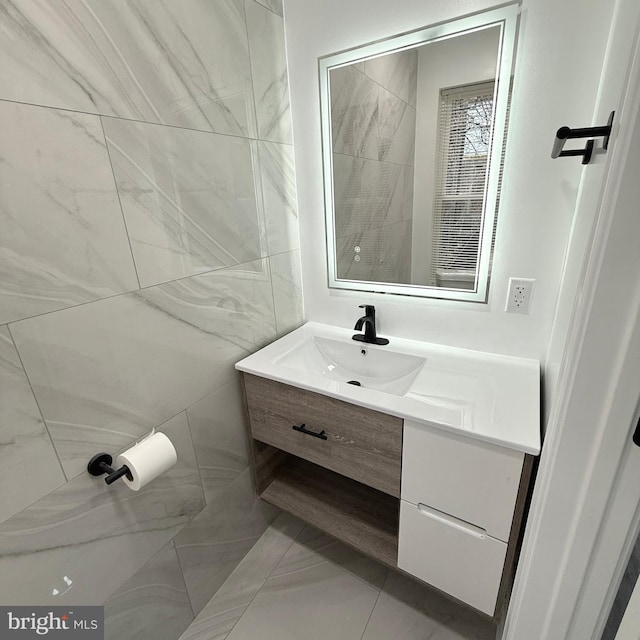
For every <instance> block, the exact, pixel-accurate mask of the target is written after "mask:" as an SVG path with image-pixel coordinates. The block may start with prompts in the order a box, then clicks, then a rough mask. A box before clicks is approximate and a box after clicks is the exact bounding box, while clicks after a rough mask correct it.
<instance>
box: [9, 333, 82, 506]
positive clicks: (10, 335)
mask: <svg viewBox="0 0 640 640" xmlns="http://www.w3.org/2000/svg"><path fill="white" fill-rule="evenodd" d="M5 326H6V327H7V331H8V332H9V337H10V338H11V342H12V343H13V347H14V349H15V350H16V353H17V354H18V360H20V366H21V367H22V370H23V371H24V375H25V378H26V379H27V383H28V384H29V388H30V389H31V395H32V396H33V400H34V402H35V403H36V407H38V413H39V414H40V419H41V420H42V424H43V425H44V428H45V430H46V432H47V435H48V436H49V440H50V441H51V446H52V447H53V451H54V453H55V454H56V458H57V459H58V464H59V465H60V470H61V471H62V475H63V476H64V478H65V480H66V482H70V481H71V478H69V476H68V475H67V472H66V471H65V468H64V465H63V464H62V460H61V459H60V454H59V453H58V449H57V447H56V443H55V442H54V440H53V437H52V436H51V431H49V425H48V424H47V421H46V420H45V417H44V413H43V412H42V408H41V407H40V402H39V401H38V397H37V396H36V392H35V390H34V388H33V385H32V384H31V378H30V377H29V373H28V372H27V368H26V367H25V366H24V362H23V361H22V356H21V355H20V349H18V343H17V342H16V340H15V338H14V337H13V333H12V332H11V327H10V326H9V325H8V324H7V325H5ZM60 486H62V485H60ZM59 488H60V487H56V488H55V489H53V490H52V491H50V492H49V493H48V494H47V495H50V494H51V493H53V492H54V491H56V489H59ZM44 497H45V496H42V498H44ZM42 498H39V499H38V500H41V499H42ZM38 500H36V502H38ZM32 504H35V503H32ZM29 506H31V505H29ZM27 508H28V507H27Z"/></svg>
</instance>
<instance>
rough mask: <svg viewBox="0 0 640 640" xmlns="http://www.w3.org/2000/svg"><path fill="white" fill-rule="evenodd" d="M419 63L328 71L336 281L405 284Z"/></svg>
mask: <svg viewBox="0 0 640 640" xmlns="http://www.w3.org/2000/svg"><path fill="white" fill-rule="evenodd" d="M417 64H418V59H417V53H416V52H415V51H405V52H400V53H395V54H391V55H386V56H381V57H379V58H375V59H373V60H366V61H364V62H361V63H358V64H354V65H349V66H346V67H340V68H339V69H335V70H333V71H332V72H331V78H330V82H331V100H332V104H331V114H332V137H333V163H334V205H335V232H336V244H337V245H338V247H339V251H338V258H337V262H338V277H339V278H348V279H355V280H373V281H377V282H400V283H403V282H406V283H409V282H410V277H411V219H412V216H413V179H414V174H413V164H414V153H415V128H416V108H415V104H416V88H417ZM401 223H404V224H401ZM390 236H392V237H390ZM360 237H362V239H363V242H362V243H360V244H358V242H356V240H357V239H358V238H360ZM357 248H359V251H358V250H357ZM389 251H393V254H392V255H391V254H390V253H389Z"/></svg>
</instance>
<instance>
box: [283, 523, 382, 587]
mask: <svg viewBox="0 0 640 640" xmlns="http://www.w3.org/2000/svg"><path fill="white" fill-rule="evenodd" d="M304 524H305V526H304V527H303V528H302V529H301V530H300V531H299V532H298V535H297V536H296V539H295V542H297V543H298V544H299V545H300V546H302V547H304V548H305V549H307V550H309V551H310V552H312V553H315V554H317V555H320V556H322V561H323V562H328V563H329V564H332V565H333V566H334V567H337V568H338V569H340V570H341V571H343V572H344V573H348V574H349V575H350V576H351V577H352V578H355V579H356V580H358V581H359V582H361V583H362V584H364V585H366V586H368V587H371V588H372V589H377V587H376V586H375V585H373V584H371V582H369V581H368V580H366V579H365V578H362V577H361V576H359V575H358V574H357V573H355V572H353V571H351V570H349V569H347V568H346V567H345V566H343V565H341V564H340V563H339V562H336V561H334V560H332V559H331V558H327V557H325V556H324V555H323V553H322V551H321V550H316V549H314V548H312V547H309V546H307V545H306V544H305V543H304V542H298V538H299V537H300V536H301V535H302V533H303V532H304V530H305V528H306V527H311V528H312V529H314V530H315V531H317V532H318V533H320V534H321V535H323V536H327V537H328V538H330V539H331V542H330V543H329V544H330V545H333V544H338V545H342V546H344V547H346V548H347V549H349V550H350V551H352V552H353V553H357V554H359V555H360V556H361V557H362V558H364V559H365V560H368V561H370V562H375V563H376V564H378V565H380V566H381V567H382V568H383V569H385V570H386V571H387V575H386V576H385V579H384V581H383V586H384V584H385V583H386V582H387V579H388V577H389V573H388V572H389V571H390V569H388V568H387V567H385V566H384V565H383V564H381V563H380V562H378V561H377V560H374V559H373V558H370V557H369V556H365V555H364V554H363V553H361V552H360V551H358V549H356V548H355V547H352V546H350V545H348V544H347V543H346V542H342V540H338V538H335V537H334V536H332V535H331V534H330V533H325V532H324V531H322V529H318V528H317V527H314V526H313V525H312V524H309V523H307V522H305V523H304ZM325 547H326V545H325ZM325 547H322V548H325ZM381 588H382V587H381Z"/></svg>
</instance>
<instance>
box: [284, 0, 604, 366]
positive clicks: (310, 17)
mask: <svg viewBox="0 0 640 640" xmlns="http://www.w3.org/2000/svg"><path fill="white" fill-rule="evenodd" d="M492 5H493V3H492V2H490V1H487V0H458V1H457V2H455V3H453V2H450V1H448V0H431V1H430V2H428V3H425V2H424V0H396V1H395V2H393V3H389V2H383V1H382V0H324V1H323V2H321V3H318V2H312V1H311V0H295V1H293V0H285V29H286V37H287V55H288V61H289V77H290V83H291V102H292V113H293V129H294V147H295V156H296V169H297V186H298V204H299V212H300V232H301V250H302V263H303V264H302V266H303V283H304V292H305V307H306V316H307V319H308V320H315V321H320V322H326V323H329V324H333V325H339V326H345V327H346V326H352V324H353V323H354V321H355V319H356V318H357V317H358V313H359V310H358V308H357V305H358V304H362V303H365V302H367V303H373V304H375V305H376V307H377V310H378V318H379V329H380V333H381V334H383V335H384V333H389V334H392V335H398V336H403V337H410V338H415V339H424V340H429V341H433V342H440V343H448V344H452V345H456V346H466V347H470V348H475V349H486V350H491V351H495V352H501V353H511V354H516V355H526V356H532V357H539V358H544V354H545V351H546V346H547V342H548V340H549V334H550V330H551V325H552V322H553V316H554V310H555V306H556V301H557V295H558V290H559V286H560V273H561V268H562V264H563V259H564V254H565V249H566V245H567V239H568V234H569V229H570V226H571V223H572V216H573V212H574V208H575V201H576V193H577V189H578V184H579V180H580V175H581V171H582V166H581V165H580V163H579V161H576V160H575V159H569V158H566V159H565V158H563V159H559V160H551V159H550V157H549V153H550V150H551V145H552V142H553V139H554V135H555V131H556V129H557V128H558V127H559V126H561V125H569V126H584V124H585V123H590V122H591V116H592V113H593V108H594V104H595V98H596V91H597V86H598V81H599V78H600V72H601V68H602V60H603V55H604V50H605V45H606V40H607V33H608V25H609V23H610V20H611V12H612V9H613V3H608V2H596V1H595V0H589V1H588V2H587V1H585V0H580V1H579V0H565V1H564V2H557V1H555V0H525V1H524V2H523V12H522V16H521V23H520V37H519V44H518V51H517V58H516V68H515V80H514V89H513V103H512V104H513V109H512V114H511V123H510V131H509V140H508V144H507V154H506V167H505V172H504V183H503V190H502V202H501V211H500V216H499V221H498V235H497V251H496V256H495V259H494V263H493V274H492V279H491V288H490V292H489V297H488V302H487V304H476V303H463V302H454V301H440V300H416V299H409V298H394V297H392V296H383V295H374V294H366V293H362V294H359V293H357V292H340V291H333V290H331V291H330V290H329V289H328V288H327V285H326V282H327V274H326V260H325V244H324V240H323V239H324V237H325V234H324V217H323V215H324V214H323V195H322V166H321V144H320V121H319V95H318V70H317V58H318V57H319V56H322V55H326V54H328V53H332V52H335V51H340V50H342V49H346V48H349V47H353V46H356V45H360V44H362V43H366V42H370V41H372V40H376V39H379V38H383V37H385V36H388V35H390V34H396V33H400V32H402V31H407V30H412V29H416V28H419V27H422V26H425V25H428V24H432V23H436V22H439V21H442V20H446V19H450V18H453V17H457V16H461V15H464V14H467V13H471V12H475V11H479V10H482V9H487V8H490V7H491V6H492ZM577 19H578V22H579V23H577V22H576V20H577ZM509 276H519V277H531V278H535V279H536V281H537V283H536V293H535V299H534V304H533V309H532V313H531V315H528V316H522V315H513V314H506V313H505V312H504V311H503V308H504V300H505V296H506V288H507V283H508V278H509Z"/></svg>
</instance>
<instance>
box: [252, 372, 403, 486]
mask: <svg viewBox="0 0 640 640" xmlns="http://www.w3.org/2000/svg"><path fill="white" fill-rule="evenodd" d="M243 376H244V383H245V391H246V394H247V404H248V407H249V418H250V422H251V435H252V436H253V437H254V438H255V439H256V440H260V441H261V442H266V443H267V444H270V445H273V446H274V447H278V448H279V449H283V450H284V451H288V452H289V453H292V454H294V455H296V456H299V457H300V458H304V459H305V460H309V461H311V462H315V463H316V464H318V465H321V466H324V467H326V468H327V469H331V470H332V471H335V472H336V473H340V474H342V475H344V476H347V477H349V478H353V479H354V480H357V481H359V482H362V483H364V484H367V485H369V486H370V487H373V488H375V489H378V490H380V491H384V492H385V493H388V494H390V495H392V496H395V497H399V496H400V468H401V461H402V460H401V459H402V420H401V419H400V418H395V417H393V416H388V415H386V414H383V413H379V412H377V411H371V410H370V409H364V408H363V407H358V406H356V405H352V404H349V403H346V402H342V401H340V400H335V399H334V398H329V397H327V396H323V395H320V394H317V393H313V392H311V391H305V390H303V389H297V388H295V387H291V386H289V385H286V384H281V383H279V382H274V381H273V380H267V379H265V378H260V377H257V376H252V375H248V374H243ZM302 424H304V425H305V428H306V429H308V430H309V431H313V432H316V433H319V432H321V431H324V432H325V436H326V440H324V439H320V438H315V437H313V436H311V435H308V434H305V433H301V432H299V431H296V430H294V429H293V426H294V425H298V426H299V425H302Z"/></svg>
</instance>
